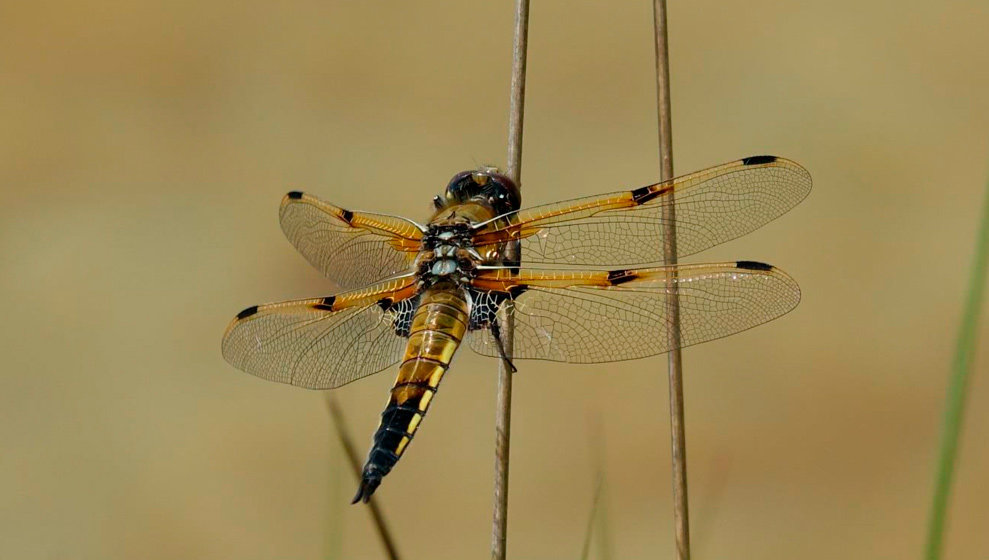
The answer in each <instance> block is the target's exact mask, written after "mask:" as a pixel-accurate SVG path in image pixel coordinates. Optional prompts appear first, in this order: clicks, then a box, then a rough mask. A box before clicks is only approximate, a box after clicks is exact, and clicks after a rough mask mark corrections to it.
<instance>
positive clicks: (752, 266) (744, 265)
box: [735, 261, 773, 270]
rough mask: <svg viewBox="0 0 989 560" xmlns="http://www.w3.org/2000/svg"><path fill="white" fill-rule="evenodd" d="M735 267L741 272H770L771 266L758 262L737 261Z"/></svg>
mask: <svg viewBox="0 0 989 560" xmlns="http://www.w3.org/2000/svg"><path fill="white" fill-rule="evenodd" d="M735 266H736V267H738V268H741V269H743V270H772V269H773V265H771V264H766V263H761V262H758V261H738V262H736V263H735Z"/></svg>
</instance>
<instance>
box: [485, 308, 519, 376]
mask: <svg viewBox="0 0 989 560" xmlns="http://www.w3.org/2000/svg"><path fill="white" fill-rule="evenodd" d="M491 334H493V335H494V339H495V344H497V345H498V354H500V355H501V359H502V360H505V362H506V363H507V364H508V367H509V369H511V370H512V373H515V372H517V371H518V369H517V368H516V367H515V364H513V363H512V360H511V358H509V357H508V354H507V353H506V352H505V346H504V344H502V342H501V327H499V326H498V319H494V320H493V321H491Z"/></svg>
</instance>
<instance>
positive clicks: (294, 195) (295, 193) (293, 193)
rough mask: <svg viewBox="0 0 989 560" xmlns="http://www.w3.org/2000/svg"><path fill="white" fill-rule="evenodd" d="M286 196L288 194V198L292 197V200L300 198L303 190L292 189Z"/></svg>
mask: <svg viewBox="0 0 989 560" xmlns="http://www.w3.org/2000/svg"><path fill="white" fill-rule="evenodd" d="M285 196H287V197H288V198H290V199H292V200H299V199H300V198H302V192H301V191H291V192H289V193H288V194H287V195H285Z"/></svg>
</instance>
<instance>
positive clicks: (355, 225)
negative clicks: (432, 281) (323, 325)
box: [279, 191, 422, 289]
mask: <svg viewBox="0 0 989 560" xmlns="http://www.w3.org/2000/svg"><path fill="white" fill-rule="evenodd" d="M279 220H280V222H281V224H282V231H284V232H285V236H286V237H288V240H289V241H291V242H292V245H294V246H295V248H296V249H298V250H299V252H300V253H302V255H303V256H304V257H305V258H306V260H308V261H309V262H310V263H312V265H313V266H315V267H316V268H317V269H319V271H320V272H322V273H323V274H324V275H326V277H327V278H329V279H330V280H332V281H333V282H335V283H336V284H337V285H339V286H340V287H341V288H344V289H353V288H360V287H362V286H366V285H368V284H370V283H372V282H376V281H378V280H381V279H383V278H388V277H389V276H393V275H395V274H399V273H402V272H405V271H407V270H408V269H409V267H410V266H411V264H412V261H413V260H414V259H415V256H416V253H417V252H418V251H419V248H420V246H421V240H422V230H421V229H420V228H419V226H418V225H417V224H416V223H415V222H412V221H411V220H406V219H405V218H399V217H395V216H385V215H382V214H371V213H368V212H353V211H350V210H345V209H343V208H340V207H338V206H334V205H332V204H330V203H329V202H325V201H322V200H320V199H318V198H316V197H314V196H312V195H308V194H305V193H301V192H297V191H294V192H290V193H288V194H287V195H285V198H283V199H282V206H281V211H280V212H279Z"/></svg>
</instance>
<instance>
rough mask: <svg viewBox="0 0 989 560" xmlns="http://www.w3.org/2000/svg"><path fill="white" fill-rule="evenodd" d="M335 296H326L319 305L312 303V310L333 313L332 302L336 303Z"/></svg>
mask: <svg viewBox="0 0 989 560" xmlns="http://www.w3.org/2000/svg"><path fill="white" fill-rule="evenodd" d="M336 299H337V298H336V296H327V297H325V298H323V301H321V302H320V303H314V304H313V306H312V308H313V309H319V310H320V311H333V302H335V301H336Z"/></svg>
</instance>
